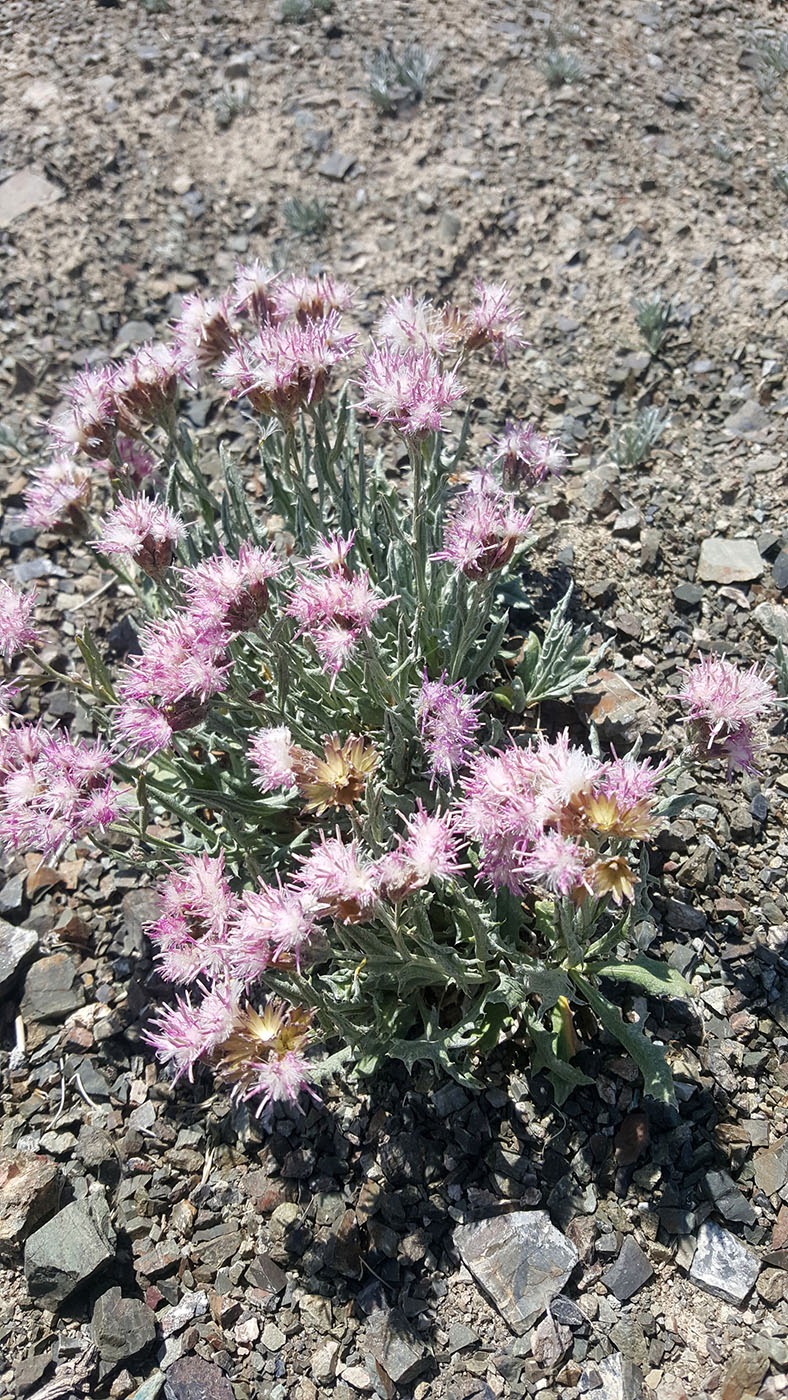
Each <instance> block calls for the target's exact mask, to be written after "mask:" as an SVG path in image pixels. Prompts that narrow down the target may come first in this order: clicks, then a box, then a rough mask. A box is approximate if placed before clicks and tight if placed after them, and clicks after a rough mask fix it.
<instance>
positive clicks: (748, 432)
mask: <svg viewBox="0 0 788 1400" xmlns="http://www.w3.org/2000/svg"><path fill="white" fill-rule="evenodd" d="M723 426H724V428H725V429H726V431H727V432H729V433H735V434H736V436H737V437H751V436H753V435H754V434H755V433H760V432H762V431H763V429H764V428H768V426H769V415H768V413H767V412H766V409H765V408H764V407H763V406H762V404H759V402H758V400H757V399H747V401H746V403H743V404H742V405H741V407H740V408H737V409H736V411H735V412H734V413H732V414H731V415H730V418H726V419H725V423H724V424H723Z"/></svg>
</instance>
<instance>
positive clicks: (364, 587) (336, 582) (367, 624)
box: [287, 573, 393, 675]
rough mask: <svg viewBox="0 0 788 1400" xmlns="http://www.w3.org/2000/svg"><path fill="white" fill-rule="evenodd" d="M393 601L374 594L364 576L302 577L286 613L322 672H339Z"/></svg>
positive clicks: (367, 576)
mask: <svg viewBox="0 0 788 1400" xmlns="http://www.w3.org/2000/svg"><path fill="white" fill-rule="evenodd" d="M390 602H393V599H392V598H381V597H380V596H379V594H377V593H376V592H375V590H374V589H373V587H372V585H371V583H370V581H369V575H368V574H367V573H357V574H351V576H350V577H349V578H346V577H345V576H344V575H343V574H339V573H336V574H328V575H326V576H325V577H321V578H311V577H310V576H309V575H307V574H304V575H302V576H301V578H300V579H299V582H298V586H297V587H296V588H295V589H294V590H293V592H292V593H291V595H290V601H289V602H288V605H287V613H288V615H289V616H290V617H292V618H295V620H296V622H297V623H298V635H299V636H304V635H307V636H308V637H309V638H310V640H311V642H312V643H313V645H314V647H315V650H316V651H317V653H318V656H319V657H320V659H321V661H322V663H323V667H324V669H325V670H326V671H330V672H332V673H333V674H334V675H336V674H337V672H338V671H339V670H340V669H341V667H342V665H343V664H344V662H345V660H346V659H347V657H348V656H349V655H350V653H351V652H352V651H353V649H354V648H355V646H356V645H357V644H358V641H359V640H360V638H361V637H362V636H365V635H367V634H368V633H369V631H370V628H371V626H372V623H373V621H374V619H375V616H376V614H377V613H378V612H379V611H380V609H381V608H385V607H386V605H387V604H388V603H390Z"/></svg>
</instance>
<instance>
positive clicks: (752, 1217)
mask: <svg viewBox="0 0 788 1400" xmlns="http://www.w3.org/2000/svg"><path fill="white" fill-rule="evenodd" d="M703 1189H704V1190H705V1192H706V1195H707V1196H708V1197H709V1200H710V1201H713V1202H714V1204H715V1206H716V1207H717V1210H718V1211H719V1213H720V1215H721V1216H722V1218H723V1220H729V1221H731V1223H732V1224H738V1225H755V1224H757V1222H758V1216H757V1213H756V1211H755V1210H754V1209H753V1207H752V1206H751V1205H750V1203H749V1201H748V1200H747V1199H746V1198H745V1197H744V1196H743V1195H742V1193H741V1191H740V1190H739V1188H738V1186H737V1185H736V1183H735V1181H733V1179H732V1178H731V1177H730V1176H729V1175H728V1173H727V1172H707V1173H706V1175H705V1177H704V1178H703Z"/></svg>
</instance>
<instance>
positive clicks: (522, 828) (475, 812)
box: [454, 744, 543, 894]
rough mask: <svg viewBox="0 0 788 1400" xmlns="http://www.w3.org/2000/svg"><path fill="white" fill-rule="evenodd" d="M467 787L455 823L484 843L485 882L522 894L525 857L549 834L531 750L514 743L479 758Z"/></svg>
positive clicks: (465, 781)
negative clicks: (545, 830) (536, 787)
mask: <svg viewBox="0 0 788 1400" xmlns="http://www.w3.org/2000/svg"><path fill="white" fill-rule="evenodd" d="M463 788H464V796H463V797H462V799H461V801H460V803H459V804H458V807H457V809H456V815H455V818H454V820H455V822H456V825H457V827H458V829H459V830H461V831H462V832H464V833H465V835H466V836H468V837H470V839H471V840H473V841H475V842H477V843H478V845H479V848H480V856H481V859H480V865H479V876H480V878H481V877H484V878H485V879H487V880H488V881H489V883H490V884H491V885H492V886H493V887H494V888H498V887H499V886H505V887H506V888H508V889H510V890H512V892H513V893H515V894H517V893H520V892H521V889H522V866H523V858H524V855H525V854H526V852H528V851H529V850H530V849H531V847H532V846H533V843H534V841H535V840H536V839H537V838H538V837H539V836H540V835H541V834H542V830H543V822H542V818H541V815H540V813H539V811H538V808H537V801H536V796H535V792H534V764H533V755H532V752H531V750H530V749H523V748H520V747H519V746H518V745H516V744H511V745H510V746H509V747H508V748H507V749H504V750H502V751H501V752H500V753H484V752H482V753H479V754H477V755H476V757H475V758H474V759H473V760H472V761H471V768H470V772H469V774H468V775H467V777H466V778H464V779H463Z"/></svg>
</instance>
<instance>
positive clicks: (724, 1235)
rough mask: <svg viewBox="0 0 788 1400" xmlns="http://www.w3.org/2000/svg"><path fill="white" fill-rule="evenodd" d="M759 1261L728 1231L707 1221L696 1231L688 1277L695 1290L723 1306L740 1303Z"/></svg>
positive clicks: (744, 1296)
mask: <svg viewBox="0 0 788 1400" xmlns="http://www.w3.org/2000/svg"><path fill="white" fill-rule="evenodd" d="M760 1267H761V1261H760V1259H758V1257H757V1255H756V1254H754V1253H753V1251H752V1250H751V1249H748V1248H747V1246H746V1245H744V1244H742V1243H741V1241H740V1240H737V1238H736V1236H735V1235H732V1234H731V1233H730V1231H729V1230H723V1228H722V1226H721V1225H716V1224H715V1223H714V1222H713V1221H711V1220H707V1221H705V1222H704V1224H703V1225H701V1227H700V1231H699V1232H698V1244H697V1248H696V1250H695V1257H694V1258H693V1260H692V1266H691V1268H690V1274H689V1276H690V1278H691V1279H692V1282H693V1283H696V1284H697V1285H698V1287H699V1288H704V1289H705V1290H706V1292H707V1293H713V1294H714V1296H715V1297H717V1298H723V1299H724V1300H725V1301H726V1302H727V1303H738V1304H741V1303H743V1302H744V1300H745V1298H746V1297H747V1295H748V1294H749V1293H750V1291H751V1289H752V1286H753V1284H754V1283H755V1280H756V1279H757V1277H758V1274H759V1272H760Z"/></svg>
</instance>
